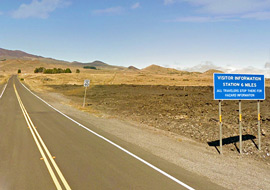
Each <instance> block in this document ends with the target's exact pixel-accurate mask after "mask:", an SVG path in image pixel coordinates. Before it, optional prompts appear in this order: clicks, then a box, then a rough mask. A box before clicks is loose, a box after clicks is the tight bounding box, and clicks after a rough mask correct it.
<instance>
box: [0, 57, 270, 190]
mask: <svg viewBox="0 0 270 190" xmlns="http://www.w3.org/2000/svg"><path fill="white" fill-rule="evenodd" d="M38 67H45V68H63V69H65V68H70V69H71V70H72V73H65V74H43V73H34V69H35V68H38ZM0 69H1V70H0V80H1V83H5V82H6V81H7V79H8V78H9V76H11V75H13V74H17V70H18V69H21V70H22V73H20V74H19V75H18V77H19V78H20V80H21V81H22V82H23V83H25V84H26V85H27V86H28V87H30V89H31V90H33V91H34V92H36V93H38V94H41V95H43V96H46V95H50V98H55V99H57V98H58V101H60V103H62V104H64V105H67V106H71V107H73V108H75V109H77V110H81V111H83V112H86V113H89V114H91V115H92V116H94V117H97V118H108V119H116V120H120V121H124V122H131V123H133V124H134V125H135V126H136V125H138V126H144V127H146V128H147V127H149V128H151V129H157V130H158V131H160V133H161V134H163V135H165V136H171V137H172V138H175V137H176V138H175V140H176V141H177V142H180V143H181V141H182V140H183V139H184V138H187V139H191V140H192V141H194V142H196V143H199V144H201V145H202V146H203V147H205V149H206V150H209V151H210V152H212V154H214V155H219V153H218V149H219V146H218V144H217V142H215V141H217V140H219V138H218V137H219V126H218V125H219V123H218V102H217V101H214V100H213V73H214V72H220V71H215V70H210V71H207V72H205V73H197V72H196V73H190V72H186V71H179V70H175V69H169V68H163V67H159V66H156V65H152V66H149V67H147V68H145V69H141V70H139V69H136V68H134V67H129V68H119V67H110V68H107V67H104V65H103V66H102V67H98V66H97V70H93V69H84V68H83V67H82V66H81V65H74V64H65V63H59V62H44V60H40V59H31V60H29V59H10V60H9V59H7V60H5V61H1V62H0ZM76 69H79V70H80V73H76ZM85 79H89V80H90V81H91V82H90V87H89V88H87V96H86V106H85V107H82V102H83V97H84V92H85V91H84V90H85V88H84V87H83V82H84V80H85ZM266 86H267V88H266V95H267V97H266V100H265V101H263V102H262V103H261V106H262V151H258V150H257V139H256V137H257V133H258V132H257V120H256V118H257V112H256V111H257V110H256V102H254V101H253V102H252V101H244V102H243V135H245V136H246V137H250V138H247V139H246V140H245V141H244V142H243V152H244V154H243V155H242V156H241V158H244V159H247V160H248V161H250V162H253V161H254V162H256V163H261V164H262V165H263V166H265V167H266V166H267V167H269V165H270V150H269V144H270V129H269V127H268V126H269V124H270V100H269V96H270V94H269V93H270V88H269V86H270V80H269V79H267V80H266ZM58 95H60V96H58ZM59 97H64V98H62V99H61V98H60V99H59ZM222 104H223V117H224V125H223V138H224V140H225V141H226V144H225V145H224V150H223V152H224V156H225V158H226V157H228V158H230V159H239V158H240V157H239V156H240V155H239V152H238V151H239V150H238V149H239V142H238V139H237V136H238V134H239V128H238V126H239V124H238V102H237V101H224V102H223V103H222ZM162 131H164V133H163V132H162ZM208 177H209V176H208ZM210 178H211V177H210ZM213 178H214V177H213ZM223 180H224V179H223ZM224 183H225V182H224ZM227 185H228V184H227ZM227 185H224V186H227ZM227 187H229V186H227ZM243 189H244V187H243Z"/></svg>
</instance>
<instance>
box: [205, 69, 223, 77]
mask: <svg viewBox="0 0 270 190" xmlns="http://www.w3.org/2000/svg"><path fill="white" fill-rule="evenodd" d="M214 73H224V72H223V71H219V70H216V69H210V70H208V71H205V72H204V73H203V74H205V75H211V76H213V74H214Z"/></svg>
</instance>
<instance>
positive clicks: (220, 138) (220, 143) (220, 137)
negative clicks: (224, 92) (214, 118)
mask: <svg viewBox="0 0 270 190" xmlns="http://www.w3.org/2000/svg"><path fill="white" fill-rule="evenodd" d="M218 106H219V147H220V154H222V115H221V100H219V103H218Z"/></svg>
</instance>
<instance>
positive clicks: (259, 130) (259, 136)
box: [258, 100, 261, 150]
mask: <svg viewBox="0 0 270 190" xmlns="http://www.w3.org/2000/svg"><path fill="white" fill-rule="evenodd" d="M258 140H259V146H258V149H259V150H261V111H260V100H258Z"/></svg>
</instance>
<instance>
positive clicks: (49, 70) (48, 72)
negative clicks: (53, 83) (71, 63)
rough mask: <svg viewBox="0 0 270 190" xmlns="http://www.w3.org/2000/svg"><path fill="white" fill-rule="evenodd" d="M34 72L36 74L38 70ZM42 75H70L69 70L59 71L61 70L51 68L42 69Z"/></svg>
mask: <svg viewBox="0 0 270 190" xmlns="http://www.w3.org/2000/svg"><path fill="white" fill-rule="evenodd" d="M35 72H38V68H36V69H35ZM43 73H44V74H58V73H72V72H71V70H70V68H67V69H61V68H53V69H45V68H44V69H43Z"/></svg>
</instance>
